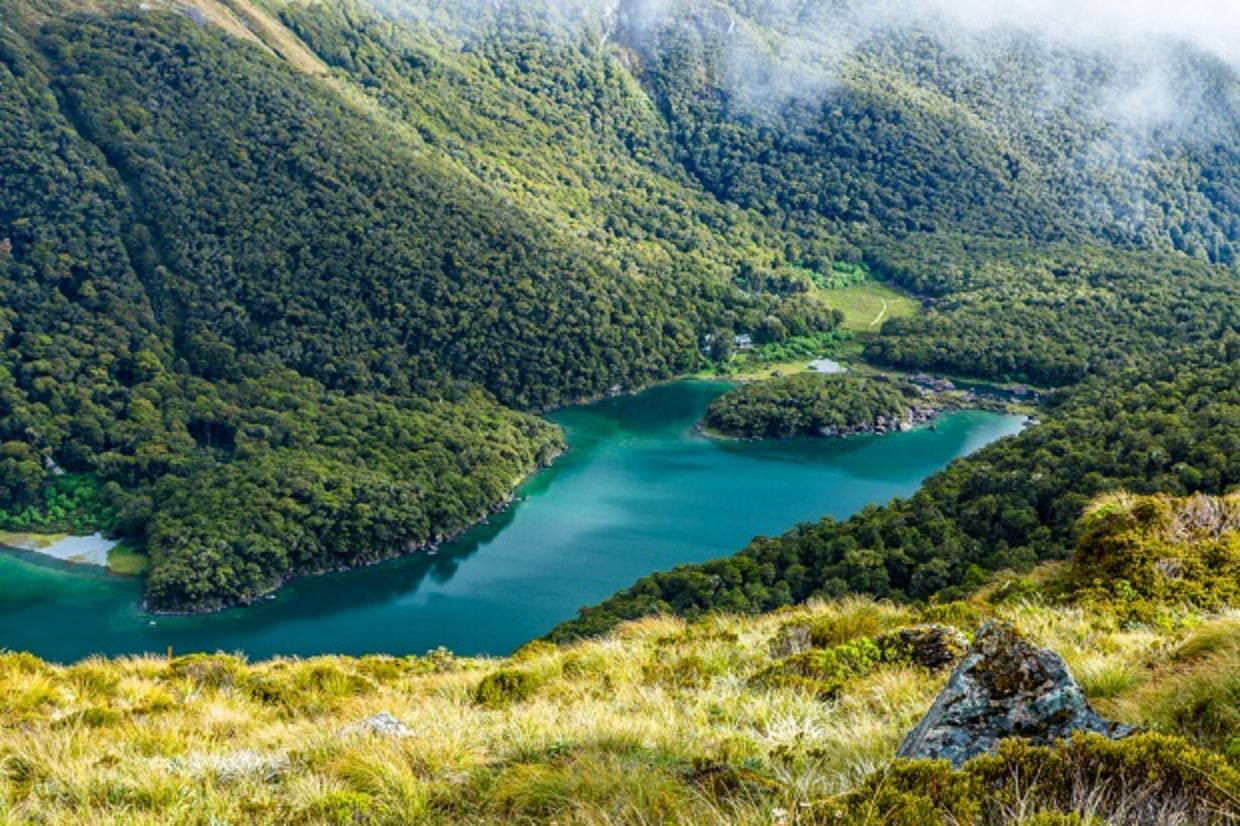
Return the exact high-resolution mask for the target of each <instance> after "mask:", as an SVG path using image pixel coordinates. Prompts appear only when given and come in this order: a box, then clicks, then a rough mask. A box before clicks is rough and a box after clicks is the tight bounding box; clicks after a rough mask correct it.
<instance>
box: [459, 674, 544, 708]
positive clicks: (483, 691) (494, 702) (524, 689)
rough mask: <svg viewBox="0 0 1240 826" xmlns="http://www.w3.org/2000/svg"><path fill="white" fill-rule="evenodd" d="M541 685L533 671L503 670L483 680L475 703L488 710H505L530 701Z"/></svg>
mask: <svg viewBox="0 0 1240 826" xmlns="http://www.w3.org/2000/svg"><path fill="white" fill-rule="evenodd" d="M539 684H540V680H539V679H538V678H537V677H536V676H535V675H534V673H533V672H531V671H526V670H524V669H517V668H501V669H500V670H498V671H493V672H491V673H490V674H488V675H487V676H485V677H483V678H482V682H480V683H479V684H478V688H476V689H475V690H474V702H475V703H477V704H478V705H480V706H485V707H487V708H495V709H498V708H505V707H507V706H510V705H512V704H514V703H519V702H523V701H525V700H528V699H529V698H530V697H532V696H533V695H534V692H535V691H537V690H538V686H539Z"/></svg>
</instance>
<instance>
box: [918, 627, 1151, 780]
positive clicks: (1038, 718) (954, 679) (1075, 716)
mask: <svg viewBox="0 0 1240 826" xmlns="http://www.w3.org/2000/svg"><path fill="white" fill-rule="evenodd" d="M1074 731H1092V732H1096V733H1098V734H1102V735H1105V736H1107V737H1111V738H1119V737H1124V736H1126V735H1128V734H1130V733H1131V732H1132V731H1133V729H1132V728H1131V727H1129V726H1125V725H1121V724H1118V723H1112V722H1110V721H1108V720H1105V719H1103V718H1102V717H1100V716H1099V715H1098V714H1096V713H1095V712H1094V710H1093V709H1092V708H1090V706H1089V703H1088V702H1086V700H1085V694H1084V692H1082V691H1081V687H1080V685H1079V684H1078V683H1077V682H1076V680H1075V679H1073V677H1072V675H1071V673H1069V671H1068V666H1067V665H1066V664H1065V663H1064V661H1063V658H1061V657H1060V656H1059V655H1058V654H1056V653H1055V652H1053V651H1048V650H1046V649H1044V648H1038V647H1037V646H1035V645H1033V644H1031V643H1030V642H1029V641H1028V640H1026V639H1025V638H1024V637H1022V636H1021V635H1020V633H1019V632H1017V631H1016V629H1015V628H1013V627H1012V626H1010V625H1007V624H1006V623H1000V622H990V623H987V624H986V625H985V626H983V628H982V630H981V631H979V632H978V633H977V638H976V639H975V640H974V641H973V645H972V647H970V648H969V650H968V653H966V654H965V657H964V659H963V660H962V661H961V662H960V664H959V665H958V666H957V667H956V669H955V671H953V672H952V675H951V678H950V679H949V680H948V682H947V686H946V687H945V688H944V689H943V692H942V693H941V694H939V696H938V699H936V700H935V701H934V705H933V706H932V707H931V708H930V711H929V712H928V713H927V714H926V716H925V718H924V719H923V720H922V721H921V723H919V724H918V725H917V728H915V729H913V731H911V732H910V733H909V735H908V737H906V738H905V739H904V743H903V744H902V745H901V746H900V751H899V755H900V756H901V757H928V758H943V759H947V760H950V761H951V762H952V763H953V764H954V765H957V766H959V765H960V764H961V763H963V762H964V761H966V760H968V759H969V758H970V757H974V756H976V755H978V754H982V753H984V752H989V751H994V750H995V749H996V748H997V747H998V745H999V741H1000V740H1002V739H1004V738H1007V737H1024V738H1027V739H1028V740H1031V741H1032V742H1034V743H1037V744H1049V743H1051V742H1053V741H1055V740H1059V739H1061V738H1064V737H1067V736H1069V735H1070V734H1071V733H1072V732H1074Z"/></svg>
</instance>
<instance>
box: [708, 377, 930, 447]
mask: <svg viewBox="0 0 1240 826" xmlns="http://www.w3.org/2000/svg"><path fill="white" fill-rule="evenodd" d="M944 405H945V402H943V401H941V400H937V399H935V398H931V397H930V394H929V393H928V392H925V391H923V390H921V389H920V388H918V387H916V386H915V385H913V384H911V383H909V382H905V381H900V380H891V379H888V378H886V377H878V378H875V377H863V376H849V375H843V374H837V375H823V374H820V373H798V374H796V375H792V376H781V377H778V378H773V379H768V380H766V381H758V382H750V383H747V384H743V385H741V386H740V387H737V388H736V389H734V390H731V391H729V392H727V393H725V394H724V395H722V396H720V397H719V398H717V399H715V400H714V401H713V402H711V403H710V407H708V408H707V409H706V416H705V417H704V418H703V419H702V424H703V426H704V427H705V428H706V430H707V432H714V433H719V434H722V435H726V436H735V437H738V438H744V439H764V438H779V437H786V436H849V435H853V434H857V433H879V434H882V433H887V432H889V431H901V430H908V429H909V428H911V427H914V426H916V425H919V424H924V423H926V422H929V421H931V420H932V419H933V418H934V417H935V416H937V415H938V413H939V411H940V410H942V409H943V407H944Z"/></svg>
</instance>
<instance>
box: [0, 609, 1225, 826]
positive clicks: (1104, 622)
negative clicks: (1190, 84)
mask: <svg viewBox="0 0 1240 826" xmlns="http://www.w3.org/2000/svg"><path fill="white" fill-rule="evenodd" d="M992 615H996V616H1000V617H1002V618H1005V619H1009V620H1011V621H1013V622H1015V623H1016V624H1017V625H1019V626H1020V627H1021V628H1022V629H1024V630H1025V631H1026V632H1027V633H1028V634H1029V635H1030V636H1032V637H1033V638H1034V639H1036V640H1038V641H1039V642H1040V643H1042V644H1045V645H1049V646H1052V647H1054V648H1055V649H1056V650H1059V651H1060V652H1062V653H1063V654H1064V656H1065V657H1066V658H1067V660H1068V662H1069V664H1070V665H1071V666H1072V668H1073V669H1074V671H1075V672H1076V673H1077V674H1078V675H1079V676H1080V677H1081V679H1082V682H1083V684H1084V686H1085V689H1086V691H1087V693H1089V694H1090V696H1091V697H1092V698H1093V699H1094V700H1095V702H1096V703H1097V704H1098V705H1099V707H1100V708H1101V709H1103V710H1104V711H1105V712H1106V713H1108V714H1111V715H1112V716H1114V717H1117V718H1119V719H1122V720H1124V721H1126V722H1132V723H1138V724H1143V725H1147V726H1150V727H1152V728H1154V729H1156V730H1159V731H1165V732H1168V733H1178V734H1183V735H1186V736H1188V737H1189V738H1190V739H1191V740H1194V741H1196V742H1198V743H1200V744H1202V745H1207V746H1210V747H1213V748H1217V749H1222V750H1224V751H1226V749H1227V748H1228V746H1229V743H1230V740H1229V739H1228V732H1229V731H1231V732H1232V733H1233V734H1234V730H1235V726H1236V719H1237V718H1236V716H1235V715H1236V709H1237V700H1236V698H1237V696H1240V683H1238V682H1236V680H1234V679H1223V678H1222V677H1220V675H1227V674H1237V673H1240V667H1237V666H1240V618H1238V617H1236V616H1235V615H1231V614H1224V615H1220V616H1215V617H1210V616H1197V615H1193V616H1191V617H1190V616H1188V615H1185V616H1184V617H1183V618H1182V620H1183V621H1181V622H1177V623H1173V624H1171V625H1168V626H1166V627H1158V628H1155V627H1153V626H1131V627H1126V626H1122V625H1121V624H1119V623H1117V622H1114V621H1112V620H1110V619H1109V618H1108V617H1107V616H1104V615H1097V614H1094V613H1092V612H1091V611H1090V610H1087V609H1083V608H1074V607H1048V606H1046V605H1043V604H1040V603H1039V602H1036V601H1016V602H1015V603H1013V604H1006V603H1001V604H999V605H992V604H989V603H985V602H982V601H980V600H975V601H974V602H972V603H968V604H956V605H953V606H947V607H943V606H940V607H931V608H929V609H924V610H918V609H913V608H908V607H900V606H894V605H891V604H887V603H880V602H874V601H871V600H866V599H858V598H850V599H846V600H840V601H837V602H830V603H813V604H809V605H805V606H800V607H796V608H792V609H787V610H783V611H779V612H776V613H774V614H771V615H768V616H763V617H757V618H752V617H746V618H739V617H726V616H715V617H709V618H706V619H704V620H702V621H701V622H697V623H694V624H686V623H685V622H683V621H681V620H675V619H668V618H650V619H645V620H641V621H639V622H635V623H630V624H629V625H626V626H624V627H622V628H620V629H619V630H618V631H617V632H616V633H615V634H614V635H612V636H610V637H608V638H605V639H600V640H594V641H588V642H583V643H579V644H577V645H573V646H569V647H564V648H559V647H555V646H551V645H547V644H543V643H536V644H531V645H529V646H527V647H525V648H524V649H522V650H521V651H520V652H518V653H517V654H516V655H514V656H513V657H511V658H508V659H499V660H480V659H465V658H456V657H453V656H451V655H450V654H447V653H446V652H434V653H432V654H430V655H428V656H426V657H418V658H393V657H364V658H343V657H318V658H314V659H309V660H274V661H271V662H265V663H247V662H245V661H244V660H243V659H241V658H238V657H235V656H229V655H215V656H190V657H181V658H178V659H175V660H172V661H168V660H165V659H159V658H137V659H134V658H131V659H121V660H113V661H109V660H101V659H91V660H87V661H84V662H81V663H77V664H75V665H72V666H68V667H56V666H51V665H48V664H46V663H43V662H41V661H39V660H37V659H36V658H33V657H29V656H27V655H23V654H3V655H0V713H2V715H3V716H2V718H0V719H2V721H3V722H2V725H0V812H3V813H4V816H5V817H6V818H7V819H8V820H10V821H14V822H35V823H38V822H44V823H99V824H105V823H118V824H119V823H125V824H143V823H177V822H181V823H212V822H214V823H235V822H244V823H286V824H288V823H292V824H297V823H307V824H309V823H349V824H353V823H418V822H427V823H462V822H470V823H533V822H548V821H555V822H558V823H580V824H604V823H632V824H653V823H755V824H756V823H762V824H771V823H777V822H794V821H793V819H794V818H800V819H798V820H795V822H813V821H812V820H806V818H808V817H810V813H812V812H814V811H819V808H818V807H820V806H821V805H825V804H824V801H829V800H831V799H833V796H835V795H839V794H841V793H844V792H847V791H848V790H850V789H854V788H856V787H858V785H859V784H861V783H863V782H864V781H865V779H866V778H867V777H869V776H872V775H873V773H874V772H876V771H880V770H884V769H885V768H886V767H888V766H889V765H890V764H891V761H892V756H893V754H894V751H895V748H896V746H897V745H898V744H899V742H900V739H901V738H902V737H903V736H904V734H905V733H906V732H907V731H908V730H909V729H910V728H911V727H912V726H913V725H914V724H915V723H916V722H917V720H918V719H919V718H920V716H921V715H922V714H923V713H924V712H925V710H926V708H927V707H928V706H929V705H930V703H931V702H932V701H933V698H934V696H935V694H936V693H937V691H938V690H939V689H940V687H941V685H942V682H943V680H944V679H945V678H946V675H945V674H943V673H938V674H932V673H929V672H927V671H924V670H922V669H919V668H916V667H913V666H910V665H908V664H905V663H900V662H891V663H886V662H884V663H879V664H877V665H876V666H875V667H873V668H871V669H867V670H865V671H864V673H858V675H857V676H855V677H853V678H849V679H846V680H845V681H844V682H843V684H842V687H841V688H840V689H839V691H838V693H837V694H836V695H835V696H834V697H833V698H832V699H830V700H828V701H824V700H822V699H821V698H820V697H819V696H817V695H816V694H815V693H814V692H813V691H811V690H807V689H806V688H805V687H803V686H798V685H795V684H793V685H786V686H785V685H772V684H767V683H764V682H763V681H761V680H758V679H755V678H756V677H757V676H758V675H759V674H760V673H762V672H763V670H764V669H768V668H769V667H770V666H771V665H772V663H774V662H776V661H777V659H778V657H779V656H781V655H780V654H779V653H778V652H775V651H774V650H773V648H774V646H773V645H772V643H773V642H774V641H776V640H778V639H779V638H780V637H781V636H785V635H787V633H788V629H789V628H804V629H808V636H809V637H810V638H811V644H812V645H814V646H819V647H830V646H836V645H850V644H856V643H857V642H858V641H861V640H865V639H869V638H872V637H873V636H875V635H877V634H880V633H883V632H885V631H889V630H892V629H894V628H898V627H901V626H904V625H910V624H914V623H917V622H922V621H926V620H931V619H932V620H934V621H938V622H948V623H951V622H952V620H953V618H954V619H955V620H956V623H957V625H958V627H960V628H961V630H964V631H966V632H972V631H973V630H975V628H976V623H977V622H978V621H980V619H982V618H984V617H986V616H992ZM802 636H804V635H802ZM1228 669H1230V670H1228ZM514 675H520V676H514ZM379 712H389V713H391V714H392V715H394V716H395V717H396V718H397V719H398V720H400V721H401V722H402V723H403V724H404V725H405V726H407V727H408V728H409V730H410V731H411V732H412V734H411V735H410V736H408V737H398V738H388V737H384V736H381V735H373V734H362V733H352V734H346V733H344V730H345V729H346V728H347V727H348V726H350V725H352V724H355V723H357V722H359V721H362V720H365V719H367V718H368V717H370V716H372V715H375V714H378V713H379Z"/></svg>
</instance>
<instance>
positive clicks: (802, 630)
mask: <svg viewBox="0 0 1240 826" xmlns="http://www.w3.org/2000/svg"><path fill="white" fill-rule="evenodd" d="M813 647H814V643H813V640H812V639H811V638H810V630H809V626H808V625H785V626H784V627H783V628H781V629H779V633H778V634H776V635H775V637H774V639H772V640H771V646H770V648H771V657H773V658H774V659H777V660H780V659H783V658H784V657H792V656H795V655H796V654H804V653H805V652H806V651H808V650H810V649H811V648H813Z"/></svg>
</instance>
